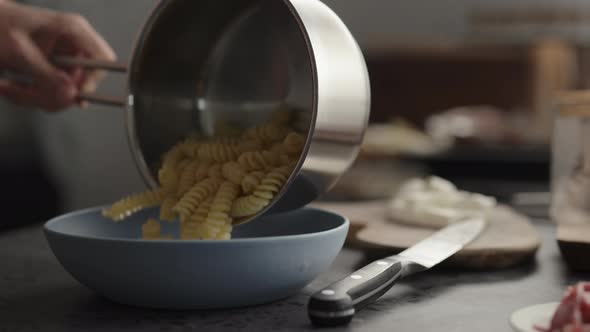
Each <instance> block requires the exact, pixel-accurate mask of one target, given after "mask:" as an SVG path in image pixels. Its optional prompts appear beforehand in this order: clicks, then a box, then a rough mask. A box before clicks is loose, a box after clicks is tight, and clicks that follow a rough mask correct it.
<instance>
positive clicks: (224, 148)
mask: <svg viewBox="0 0 590 332" xmlns="http://www.w3.org/2000/svg"><path fill="white" fill-rule="evenodd" d="M237 155H238V151H237V149H236V147H235V146H233V145H229V144H224V143H206V144H203V145H201V146H200V147H199V153H198V156H199V159H201V160H208V161H214V162H218V163H224V162H227V161H230V160H234V159H236V157H237Z"/></svg>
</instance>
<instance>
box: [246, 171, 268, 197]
mask: <svg viewBox="0 0 590 332" xmlns="http://www.w3.org/2000/svg"><path fill="white" fill-rule="evenodd" d="M263 178H264V173H263V172H260V171H254V172H250V173H248V174H246V176H244V178H243V179H242V182H241V185H242V191H243V192H244V193H245V194H249V193H251V192H253V191H254V189H256V187H258V185H259V184H260V181H262V179H263Z"/></svg>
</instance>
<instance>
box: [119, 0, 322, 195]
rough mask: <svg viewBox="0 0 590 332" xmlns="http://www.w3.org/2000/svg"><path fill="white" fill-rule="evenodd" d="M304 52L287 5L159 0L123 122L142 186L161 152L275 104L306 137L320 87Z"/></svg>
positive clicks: (256, 119)
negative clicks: (290, 111) (288, 113)
mask: <svg viewBox="0 0 590 332" xmlns="http://www.w3.org/2000/svg"><path fill="white" fill-rule="evenodd" d="M311 54H312V53H311V51H310V47H309V43H308V42H307V40H306V37H305V33H304V32H303V29H302V27H301V24H300V22H299V20H298V18H297V16H296V15H295V14H294V12H293V9H292V7H291V5H290V4H289V3H288V1H277V0H240V1H235V0H227V1H226V0H224V1H221V0H198V1H197V0H173V1H162V2H161V3H160V4H159V5H158V7H157V8H156V9H155V10H154V12H153V14H152V16H151V17H150V18H149V20H148V21H147V23H146V25H145V27H144V29H143V32H142V34H141V35H140V37H139V40H138V43H137V46H136V49H135V53H134V57H133V61H132V63H131V66H130V73H129V91H130V92H129V93H130V94H131V95H132V96H133V104H132V105H131V106H129V110H128V124H127V125H128V129H129V134H130V142H131V146H132V150H133V153H134V155H135V158H136V159H137V161H138V165H139V168H140V171H141V172H142V173H143V176H144V178H146V180H147V182H148V183H149V184H150V185H151V186H155V185H156V182H155V180H156V179H157V170H158V169H159V167H160V161H161V157H162V154H163V153H164V152H165V151H167V150H168V149H169V148H170V147H171V146H172V145H173V144H175V143H176V142H178V141H179V140H180V139H182V138H184V137H186V136H189V135H195V134H196V135H204V136H212V135H216V134H218V129H219V127H220V126H219V125H220V123H221V124H229V125H231V126H237V127H239V128H247V127H250V126H254V125H256V124H257V123H260V122H262V121H265V120H266V119H267V118H268V117H269V116H270V113H271V112H272V111H274V110H276V109H277V108H278V107H279V106H280V105H282V104H286V105H288V107H289V108H292V109H295V110H296V115H295V117H294V118H295V119H296V120H295V122H294V124H293V125H294V126H295V127H296V128H297V129H298V130H299V131H301V132H303V133H308V132H309V130H310V129H311V128H312V127H313V125H312V124H313V123H314V121H315V119H314V117H315V114H314V111H315V103H316V89H317V86H316V79H315V76H314V75H315V74H314V70H313V66H314V64H313V60H312V55H311ZM308 144H309V137H308Z"/></svg>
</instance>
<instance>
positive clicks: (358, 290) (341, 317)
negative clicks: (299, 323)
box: [307, 217, 486, 326]
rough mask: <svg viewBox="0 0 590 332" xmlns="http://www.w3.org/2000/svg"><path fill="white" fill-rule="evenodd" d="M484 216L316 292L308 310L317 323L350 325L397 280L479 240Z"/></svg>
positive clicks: (364, 268) (446, 229)
mask: <svg viewBox="0 0 590 332" xmlns="http://www.w3.org/2000/svg"><path fill="white" fill-rule="evenodd" d="M485 226H486V222H485V220H484V219H483V218H477V217H475V218H466V219H464V220H462V221H459V222H456V223H453V224H451V225H449V226H446V227H445V228H443V229H441V230H439V231H437V232H436V233H434V234H433V235H431V236H429V237H428V238H426V239H424V240H422V241H420V242H418V243H417V244H415V245H413V246H412V247H410V248H408V249H406V250H404V251H402V252H401V253H399V254H397V255H393V256H389V257H387V258H383V259H380V260H377V261H375V262H373V263H371V264H369V265H367V266H365V267H363V268H361V269H359V270H357V271H355V272H353V273H352V274H350V275H348V276H347V277H345V278H343V279H341V280H339V281H337V282H335V283H333V284H331V285H330V286H328V287H326V288H324V289H322V290H320V291H318V292H316V293H314V294H313V295H312V296H311V298H310V300H309V303H308V306H307V313H308V316H309V318H310V320H311V321H312V323H313V324H315V325H318V326H337V325H345V324H348V323H349V322H350V321H351V320H352V317H353V316H354V314H355V313H356V312H358V311H359V310H361V309H362V308H363V307H365V306H366V305H368V304H370V303H372V302H374V301H375V300H377V299H378V298H380V297H381V296H382V295H383V294H385V293H386V292H387V291H388V290H389V289H390V288H391V287H392V286H393V285H394V284H395V282H396V281H397V280H399V279H400V278H403V277H406V276H408V275H411V274H414V273H417V272H421V271H425V270H428V269H430V268H432V267H433V266H435V265H437V264H439V263H440V262H442V261H444V260H445V259H447V258H449V257H451V256H452V255H453V254H455V253H456V252H458V251H459V250H461V249H463V248H464V247H465V246H466V245H467V244H469V243H470V242H471V241H473V240H475V239H476V238H477V237H478V236H479V235H480V234H481V232H482V231H483V230H484V229H485Z"/></svg>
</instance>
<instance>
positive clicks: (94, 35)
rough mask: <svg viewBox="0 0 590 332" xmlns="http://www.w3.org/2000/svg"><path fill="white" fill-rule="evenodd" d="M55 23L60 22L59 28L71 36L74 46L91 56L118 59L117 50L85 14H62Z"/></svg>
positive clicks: (110, 59) (102, 58) (111, 59)
mask: <svg viewBox="0 0 590 332" xmlns="http://www.w3.org/2000/svg"><path fill="white" fill-rule="evenodd" d="M55 24H58V25H59V27H58V29H59V30H60V31H63V32H64V33H65V36H66V37H69V38H70V42H71V43H72V44H73V46H75V47H76V48H78V49H79V50H82V51H84V53H86V54H87V55H88V56H89V57H90V58H93V59H100V60H109V61H114V60H116V58H117V57H116V54H115V51H114V50H113V49H112V48H111V46H110V45H109V44H108V43H107V42H106V41H105V40H104V38H102V36H101V35H100V34H99V33H98V32H96V30H95V29H94V28H93V27H92V26H91V25H90V23H88V21H87V20H86V19H85V18H84V17H83V16H80V15H79V14H62V15H61V16H60V18H58V19H57V22H56V23H55Z"/></svg>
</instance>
